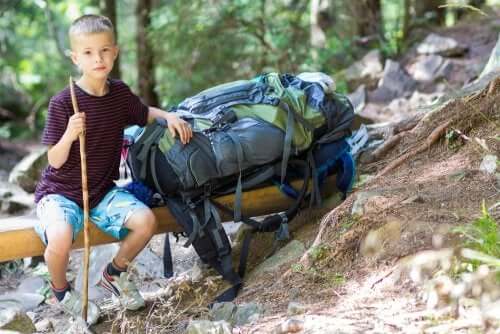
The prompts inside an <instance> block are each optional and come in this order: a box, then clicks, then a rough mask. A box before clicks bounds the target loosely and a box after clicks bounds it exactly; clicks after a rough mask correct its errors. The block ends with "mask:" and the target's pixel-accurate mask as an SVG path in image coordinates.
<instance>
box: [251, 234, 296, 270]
mask: <svg viewBox="0 0 500 334" xmlns="http://www.w3.org/2000/svg"><path fill="white" fill-rule="evenodd" d="M305 251H306V248H305V246H304V244H303V243H302V242H300V241H298V240H292V241H290V242H289V243H288V244H287V245H286V246H285V247H283V248H281V249H280V250H279V251H278V252H276V254H274V255H273V256H271V257H270V258H268V259H266V260H265V261H264V262H262V263H261V264H260V265H259V266H258V267H257V268H255V269H254V271H253V272H252V275H254V274H259V273H262V272H272V271H274V270H276V269H277V268H279V267H280V266H281V265H283V264H285V263H289V262H292V261H294V260H296V259H298V258H300V257H301V256H302V255H303V254H304V253H305Z"/></svg>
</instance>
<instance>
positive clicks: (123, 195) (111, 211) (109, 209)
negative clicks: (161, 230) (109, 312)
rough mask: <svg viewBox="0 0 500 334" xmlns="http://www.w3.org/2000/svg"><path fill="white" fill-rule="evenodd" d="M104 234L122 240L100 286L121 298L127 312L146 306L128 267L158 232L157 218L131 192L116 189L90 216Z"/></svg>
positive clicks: (105, 270)
mask: <svg viewBox="0 0 500 334" xmlns="http://www.w3.org/2000/svg"><path fill="white" fill-rule="evenodd" d="M90 216H91V219H92V221H93V222H95V224H96V225H97V226H98V227H99V228H100V229H101V230H103V231H104V232H106V233H108V234H110V235H112V236H113V237H115V238H117V239H120V240H122V244H121V246H120V249H119V251H118V253H117V254H116V256H115V258H114V259H113V261H112V262H111V263H109V264H108V266H107V267H106V268H105V269H104V272H103V277H102V279H101V285H102V286H103V287H104V288H106V289H107V290H109V291H110V292H112V293H113V294H114V295H116V296H117V297H119V299H120V302H121V303H122V304H124V305H125V306H126V307H127V308H128V309H132V310H135V309H138V308H141V307H143V306H144V300H143V299H142V297H141V295H140V294H139V292H138V290H137V288H136V287H135V285H134V284H133V283H132V282H130V281H128V274H127V272H126V271H127V267H128V264H129V263H130V262H131V261H132V260H133V259H134V258H135V257H136V256H137V254H139V252H140V251H141V250H142V249H144V247H145V246H146V245H147V243H148V242H149V240H150V239H151V237H152V236H153V235H154V233H155V231H156V227H157V225H156V218H155V216H154V214H153V212H152V211H151V209H149V208H148V207H147V206H146V205H145V204H143V203H142V202H140V201H139V200H138V199H137V198H135V197H134V196H133V195H132V194H130V193H129V192H128V191H126V190H124V189H121V188H113V189H112V190H111V191H110V192H109V193H108V194H106V196H105V197H104V198H103V199H102V201H101V202H100V203H99V204H98V205H97V206H96V207H95V208H94V209H92V210H91V212H90Z"/></svg>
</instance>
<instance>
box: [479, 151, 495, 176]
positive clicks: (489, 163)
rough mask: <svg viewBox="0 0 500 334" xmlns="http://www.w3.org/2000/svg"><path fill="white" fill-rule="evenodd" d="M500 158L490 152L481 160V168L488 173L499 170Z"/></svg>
mask: <svg viewBox="0 0 500 334" xmlns="http://www.w3.org/2000/svg"><path fill="white" fill-rule="evenodd" d="M497 164H498V159H497V157H496V155H493V154H488V155H486V156H485V157H484V158H483V160H482V161H481V165H480V166H479V170H480V171H483V172H486V173H488V174H495V171H496V170H497Z"/></svg>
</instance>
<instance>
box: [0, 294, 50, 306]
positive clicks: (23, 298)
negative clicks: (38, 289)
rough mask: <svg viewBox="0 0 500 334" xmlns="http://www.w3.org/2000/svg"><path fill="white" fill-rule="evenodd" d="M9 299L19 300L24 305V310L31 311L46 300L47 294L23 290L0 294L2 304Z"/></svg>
mask: <svg viewBox="0 0 500 334" xmlns="http://www.w3.org/2000/svg"><path fill="white" fill-rule="evenodd" d="M9 300H10V301H12V300H15V301H18V302H19V304H20V305H21V306H22V309H23V311H29V310H32V309H34V308H35V307H37V306H38V305H40V304H41V303H42V302H43V301H44V300H45V296H42V295H40V294H38V293H22V292H10V293H6V294H3V295H1V296H0V304H1V303H3V302H4V301H9Z"/></svg>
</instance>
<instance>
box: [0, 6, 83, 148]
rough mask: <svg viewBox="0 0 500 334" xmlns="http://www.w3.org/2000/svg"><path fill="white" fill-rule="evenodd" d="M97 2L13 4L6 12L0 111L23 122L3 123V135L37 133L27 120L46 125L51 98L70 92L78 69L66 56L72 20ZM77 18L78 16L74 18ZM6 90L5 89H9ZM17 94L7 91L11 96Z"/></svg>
mask: <svg viewBox="0 0 500 334" xmlns="http://www.w3.org/2000/svg"><path fill="white" fill-rule="evenodd" d="M90 2H91V1H90V0H89V1H79V3H78V5H77V4H76V3H75V2H74V1H59V2H54V1H48V2H46V1H12V2H10V3H9V5H7V7H6V8H2V9H3V10H2V12H1V13H0V31H1V33H0V85H1V86H2V92H1V93H0V107H3V108H5V109H7V110H9V111H10V112H12V113H14V114H15V115H16V116H17V118H19V121H18V122H15V123H7V124H5V123H4V124H2V128H1V129H0V133H1V136H7V137H8V138H18V137H19V136H21V137H25V136H27V135H31V133H30V131H29V127H27V126H26V124H25V123H23V122H24V119H25V118H26V117H27V115H28V114H30V113H33V114H34V115H35V124H34V125H36V126H37V128H38V129H40V128H41V127H42V124H43V123H44V119H45V113H46V109H47V105H48V101H49V98H50V97H51V96H52V95H54V94H55V93H56V92H58V91H59V90H61V89H62V88H64V87H65V86H66V84H67V81H68V77H69V75H70V74H72V71H73V66H72V65H71V62H70V60H69V58H68V57H67V56H66V55H65V50H66V49H68V48H69V45H68V42H67V38H66V31H67V28H68V26H69V23H70V21H71V19H73V18H74V16H75V15H76V16H78V15H80V14H81V12H80V11H79V9H81V10H84V9H86V8H87V7H86V6H87V3H90ZM71 14H72V15H71ZM4 88H5V90H4ZM8 91H9V92H11V93H7V92H8Z"/></svg>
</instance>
